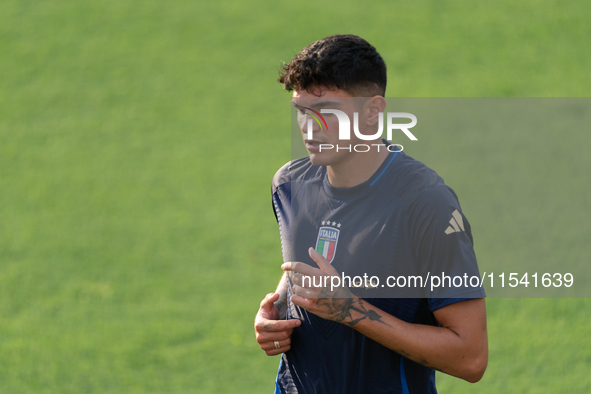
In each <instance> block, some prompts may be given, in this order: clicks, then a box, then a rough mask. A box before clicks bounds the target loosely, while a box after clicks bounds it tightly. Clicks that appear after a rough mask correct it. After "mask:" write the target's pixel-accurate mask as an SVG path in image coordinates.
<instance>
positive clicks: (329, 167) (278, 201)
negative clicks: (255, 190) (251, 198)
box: [255, 35, 488, 393]
mask: <svg viewBox="0 0 591 394" xmlns="http://www.w3.org/2000/svg"><path fill="white" fill-rule="evenodd" d="M279 82H281V83H283V84H284V87H285V88H286V89H287V90H290V91H293V97H292V105H294V107H296V109H297V110H298V111H299V112H298V121H299V123H300V128H301V131H302V136H303V139H304V144H305V147H306V150H307V151H308V155H309V157H307V158H304V159H299V160H294V161H292V162H290V163H288V164H286V165H285V166H284V167H283V168H281V169H280V170H279V171H278V172H277V174H276V175H275V177H274V179H273V203H274V208H275V214H276V216H277V220H278V223H279V227H280V232H281V240H282V249H283V255H284V261H286V262H285V263H284V264H283V265H282V269H283V270H284V271H285V272H286V274H284V275H283V277H282V279H281V281H280V283H279V285H278V287H277V290H276V292H275V293H271V294H268V295H267V296H266V297H265V299H264V300H263V301H262V302H261V305H260V309H259V311H258V313H257V315H256V318H255V333H256V338H257V342H258V343H259V345H260V347H261V348H262V349H263V350H264V351H265V353H266V354H267V355H269V356H273V355H278V354H283V356H282V359H281V363H280V366H279V371H278V375H277V380H276V393H312V392H314V393H435V392H436V388H435V370H439V371H442V372H445V373H448V374H450V375H454V376H457V377H460V378H462V379H465V380H467V381H469V382H477V381H478V380H480V379H481V377H482V375H483V374H484V371H485V369H486V365H487V360H488V342H487V332H486V311H485V303H484V298H483V297H484V292H483V291H482V289H480V288H462V289H461V290H460V291H456V292H455V293H453V292H452V293H450V292H445V291H442V292H440V293H435V294H434V295H433V294H431V295H429V296H425V297H423V298H419V297H414V295H413V297H414V298H409V296H408V294H407V295H404V294H402V293H396V294H398V295H399V296H397V297H391V298H370V297H357V296H356V295H355V293H356V292H357V293H358V292H359V291H361V290H363V289H357V290H356V289H354V288H351V289H348V288H347V287H339V288H337V289H336V290H335V289H333V288H332V287H330V285H328V286H322V285H320V286H317V285H310V282H308V284H307V285H306V283H305V282H304V277H305V276H307V277H308V278H322V277H323V276H329V277H335V276H339V275H340V274H345V273H347V274H348V275H350V276H353V275H362V273H363V272H372V273H376V275H378V274H379V275H380V278H382V277H383V276H384V275H389V274H394V275H398V276H399V275H413V274H416V275H423V276H424V275H426V274H427V273H429V274H430V273H438V272H443V271H445V272H448V273H451V272H455V273H459V272H464V273H470V274H474V273H475V274H477V273H478V271H477V267H476V259H475V256H474V251H473V244H472V235H471V232H470V226H469V224H468V222H467V220H466V218H465V216H464V215H463V214H462V211H461V208H460V206H459V202H458V200H457V197H456V196H455V193H454V192H453V191H452V190H451V189H450V188H449V187H447V186H446V185H445V184H444V183H443V180H442V179H441V178H440V177H439V176H438V175H437V174H436V173H435V172H434V171H432V170H431V169H429V168H427V167H426V166H425V165H424V164H422V163H420V162H418V161H416V160H414V159H412V158H411V157H409V156H407V155H405V154H404V153H403V152H399V151H398V149H391V148H392V145H390V143H389V142H388V141H386V140H383V142H382V144H381V145H380V144H369V143H368V145H371V151H370V152H364V153H358V152H355V151H354V150H352V149H339V150H337V149H331V148H330V146H337V145H339V144H340V145H342V144H343V141H340V140H339V134H338V132H337V130H339V128H338V125H339V123H338V121H337V120H338V119H337V117H336V116H334V115H325V116H324V117H323V119H322V121H324V122H325V123H324V125H323V124H322V122H317V123H316V122H312V124H313V129H312V136H311V138H310V135H309V132H308V127H310V126H309V119H311V118H313V117H314V114H316V115H318V114H320V113H321V112H322V111H321V109H323V108H332V109H337V110H339V111H341V112H343V113H346V114H348V115H349V118H350V119H353V113H355V112H357V113H358V118H357V126H356V127H358V128H359V130H358V131H360V134H365V135H366V136H367V135H369V134H372V135H373V134H374V132H375V131H376V130H380V129H381V127H383V123H381V121H380V116H381V115H382V113H383V112H384V109H385V107H386V102H385V99H384V98H383V96H384V95H385V89H386V66H385V64H384V61H383V60H382V58H381V56H380V55H379V54H378V53H377V51H376V50H375V48H374V47H373V46H371V45H370V44H369V43H367V42H366V41H365V40H363V39H361V38H360V37H357V36H353V35H337V36H331V37H327V38H324V39H322V40H320V41H317V42H315V43H313V44H311V45H310V46H308V47H307V48H305V49H303V50H302V52H300V53H299V54H298V55H296V57H295V58H294V59H293V60H292V61H291V62H290V63H289V64H287V65H286V66H285V67H284V70H283V75H282V76H281V77H280V79H279ZM357 97H363V99H357ZM333 113H334V111H333ZM315 120H318V119H315ZM378 125H379V126H378ZM323 126H324V127H323ZM380 126H381V127H380ZM352 127H353V126H352ZM346 142H347V145H350V146H353V145H355V144H356V143H367V141H366V139H365V138H363V139H362V138H360V136H359V135H358V133H354V134H352V136H351V139H350V140H349V141H346ZM450 218H455V219H454V220H455V222H454V223H455V226H454V228H452V230H453V231H450V230H447V227H449V226H450V223H452V222H451V221H450ZM323 245H329V247H328V248H327V247H324V246H323ZM319 252H321V253H319ZM328 283H329V284H330V283H331V282H330V281H329V282H328ZM382 283H384V282H382ZM325 284H326V283H325ZM364 286H365V285H364ZM368 291H371V289H370V290H366V293H364V294H367V292H368ZM370 294H371V293H370Z"/></svg>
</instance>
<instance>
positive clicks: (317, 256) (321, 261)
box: [308, 248, 338, 274]
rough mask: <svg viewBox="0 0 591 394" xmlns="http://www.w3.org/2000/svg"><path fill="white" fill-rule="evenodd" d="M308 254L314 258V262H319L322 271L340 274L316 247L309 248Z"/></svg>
mask: <svg viewBox="0 0 591 394" xmlns="http://www.w3.org/2000/svg"><path fill="white" fill-rule="evenodd" d="M308 254H309V255H310V257H311V258H312V260H314V262H315V263H316V264H318V267H319V268H320V269H321V270H322V271H324V272H326V273H327V274H338V272H337V270H336V269H335V268H334V267H333V266H332V265H330V263H329V262H328V261H327V260H326V259H325V258H324V256H322V255H321V254H320V253H318V252H317V251H316V250H314V248H309V249H308Z"/></svg>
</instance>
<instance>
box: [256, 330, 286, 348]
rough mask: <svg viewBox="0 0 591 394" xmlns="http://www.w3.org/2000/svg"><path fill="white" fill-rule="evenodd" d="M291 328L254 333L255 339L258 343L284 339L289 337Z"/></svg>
mask: <svg viewBox="0 0 591 394" xmlns="http://www.w3.org/2000/svg"><path fill="white" fill-rule="evenodd" d="M292 332H293V331H292V330H285V331H270V332H265V331H263V332H260V333H257V335H256V340H257V342H258V343H259V345H261V346H262V345H263V344H264V343H269V342H273V341H285V340H286V339H288V338H290V337H291V333H292Z"/></svg>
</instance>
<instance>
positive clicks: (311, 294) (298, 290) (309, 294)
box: [293, 285, 318, 298]
mask: <svg viewBox="0 0 591 394" xmlns="http://www.w3.org/2000/svg"><path fill="white" fill-rule="evenodd" d="M293 292H294V293H295V294H296V295H298V296H300V297H304V298H317V297H318V291H317V290H312V289H308V288H306V287H301V286H298V285H294V286H293Z"/></svg>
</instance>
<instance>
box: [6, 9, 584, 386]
mask: <svg viewBox="0 0 591 394" xmlns="http://www.w3.org/2000/svg"><path fill="white" fill-rule="evenodd" d="M590 12H591V3H587V2H572V3H568V2H567V3H564V2H560V1H550V0H543V1H519V2H512V1H506V0H503V1H499V2H494V3H479V2H470V1H459V0H455V1H450V2H439V1H416V2H400V1H394V2H375V3H361V2H355V1H343V2H340V3H338V4H337V3H334V2H325V1H322V2H309V1H303V2H298V3H293V2H286V1H278V2H262V1H252V2H238V1H226V2H191V1H184V0H171V1H167V2H164V1H154V0H145V1H113V0H105V1H102V2H90V1H74V0H48V1H43V2H34V1H27V0H19V1H17V0H4V1H3V2H1V3H0V190H2V192H1V193H0V392H2V393H226V392H237V391H239V392H242V393H250V392H252V393H260V392H271V391H272V390H273V387H274V383H273V382H274V378H275V373H276V368H277V364H278V362H279V359H278V358H267V357H266V356H264V355H263V353H262V352H261V351H260V350H259V349H258V347H257V345H256V343H255V341H254V336H253V329H252V321H253V318H254V314H255V313H256V310H257V309H258V303H259V301H260V299H262V297H264V295H265V294H266V293H267V292H270V291H272V290H274V287H275V285H276V282H277V280H278V278H279V276H280V274H281V271H280V269H279V265H280V260H281V252H280V246H279V235H278V231H277V228H276V224H275V221H274V217H273V213H272V210H271V203H270V181H271V178H272V176H273V174H274V173H275V171H276V170H277V169H278V168H279V167H280V166H281V165H282V164H284V163H285V162H286V161H288V160H289V159H290V144H289V125H290V120H289V114H290V109H289V104H288V102H289V94H288V93H286V92H283V91H282V89H281V86H280V85H279V84H277V83H276V82H275V80H276V77H277V70H278V66H279V62H280V61H281V60H283V61H289V60H290V59H291V57H292V56H293V55H294V54H295V53H297V52H298V51H299V50H300V49H301V48H302V47H304V46H305V45H307V44H308V43H310V42H312V41H314V40H316V39H319V38H322V37H324V36H327V35H331V34H337V33H353V34H358V35H360V36H362V37H364V38H366V39H367V40H368V41H369V42H370V43H372V44H373V45H375V46H376V47H377V49H378V50H379V51H380V52H381V53H382V55H383V56H384V58H385V60H386V63H387V64H388V68H389V87H388V92H387V95H388V96H403V97H404V96H406V97H422V96H424V97H430V96H439V97H445V96H463V97H470V96H474V97H478V96H588V95H589V92H590V91H591V77H590V74H589V72H588V70H589V65H590V63H591V62H590V61H591V52H590V51H588V50H587V49H586V48H587V44H588V43H589V40H590V39H591V25H590V24H589V23H588V15H589V13H590ZM584 132H585V130H574V131H573V133H579V134H578V139H577V140H576V141H580V140H582V139H583V138H584V134H582V133H584ZM541 137H543V136H541ZM470 142H471V144H472V145H467V146H465V145H463V146H462V148H463V149H466V151H468V152H469V149H471V148H470V147H472V148H478V146H479V141H478V139H477V138H476V137H474V138H473V139H471V141H470ZM453 143H454V141H448V144H449V146H442V147H441V148H442V149H444V150H445V149H449V147H450V146H452V145H453ZM411 153H412V152H411ZM467 157H468V158H472V160H474V162H473V163H474V165H477V164H478V155H475V154H474V155H472V154H468V156H467ZM417 158H419V159H425V161H427V162H428V163H429V164H432V165H433V167H434V168H435V169H436V170H440V166H443V167H441V168H442V171H443V172H444V174H442V175H444V177H446V176H447V175H450V176H452V177H457V179H464V180H463V181H461V184H460V185H459V187H456V185H455V184H454V182H450V184H451V186H452V187H454V188H455V189H456V191H457V193H458V195H459V196H460V197H461V199H462V201H467V202H468V201H472V203H470V204H473V205H472V208H471V209H472V210H473V211H476V210H477V208H478V204H477V202H476V200H478V201H486V200H487V198H489V196H488V195H487V194H486V193H484V192H483V191H482V189H480V192H479V188H478V187H475V186H473V185H471V184H470V183H469V182H467V181H466V177H470V178H471V179H473V180H474V182H486V179H482V177H481V174H478V173H473V172H472V173H465V172H462V171H465V170H463V169H464V168H465V165H466V163H465V162H462V163H454V161H453V157H452V158H449V161H448V162H441V163H438V162H433V161H431V162H429V160H428V157H425V158H423V157H420V156H418V155H417ZM463 160H467V159H466V158H464V159H463ZM561 160H566V161H567V162H572V163H573V165H574V164H575V163H579V162H578V161H577V160H579V158H574V159H572V160H571V159H569V158H568V157H565V158H562V159H561ZM569 160H571V161H569ZM581 162H582V163H584V164H587V163H588V160H583V161H581ZM460 164H461V165H460ZM469 164H470V163H468V165H469ZM506 176H507V177H508V178H509V179H515V177H516V176H520V177H527V176H528V174H527V173H516V172H515V170H514V169H510V168H509V169H507V174H506ZM564 176H565V177H568V176H569V174H568V173H566V174H565V175H564ZM446 179H447V178H446ZM577 179H578V178H577ZM581 190H583V189H581V188H577V186H573V191H574V192H580V191H581ZM585 190H588V188H587V189H585ZM548 193H553V191H552V189H549V190H548ZM559 196H562V194H560V195H559ZM578 198H580V197H578ZM463 204H464V202H463ZM565 204H568V202H565ZM588 213H589V212H582V213H581V217H582V218H584V217H588ZM499 215H501V217H502V213H499V212H490V213H489V214H488V215H486V214H480V213H476V212H475V215H472V216H474V219H472V220H471V222H472V225H473V227H475V228H478V232H475V237H476V244H477V247H478V248H479V249H477V252H478V256H479V258H480V259H493V258H494V257H495V256H494V254H493V253H496V251H495V246H494V245H491V244H489V243H488V241H487V239H489V238H491V237H492V238H493V239H494V237H495V236H498V234H497V233H496V232H495V231H500V230H499V229H498V226H490V227H489V226H487V224H488V223H492V222H493V221H495V220H498V218H499ZM468 216H469V217H472V216H470V212H468ZM521 220H522V222H519V223H516V225H517V226H527V223H526V222H523V220H526V218H522V219H521ZM566 225H567V224H564V226H566ZM581 228H583V229H586V231H587V233H586V234H588V231H589V225H588V224H584V225H581ZM558 230H560V229H558ZM564 230H565V231H567V230H568V229H567V228H565V229H564ZM479 245H480V246H479ZM533 246H534V245H532V243H531V242H527V241H526V240H524V242H513V243H511V244H509V245H507V247H506V248H504V249H503V253H504V254H505V255H514V256H527V255H528V251H529V250H530V249H531V248H532V247H533ZM564 246H565V247H568V248H569V251H572V248H575V251H574V252H572V253H571V254H569V257H570V256H588V252H587V247H586V246H585V245H584V244H580V243H575V242H570V243H569V242H568V240H566V243H565V245H564ZM577 251H578V252H580V253H579V254H577V253H576V252H577ZM541 258H544V257H543V256H542V257H541ZM548 258H551V257H548ZM549 263H550V264H551V263H552V261H550V262H549ZM556 263H557V264H558V263H560V262H556ZM487 305H488V311H489V314H488V315H489V337H490V362H489V368H488V370H487V373H486V374H485V377H484V378H483V380H482V381H481V382H480V383H478V384H477V385H469V384H468V383H464V382H462V381H459V380H458V379H455V378H451V377H448V376H445V375H441V374H439V375H438V381H439V382H440V383H439V387H440V392H442V393H445V392H450V393H462V392H481V393H499V392H510V393H559V392H564V393H579V392H580V393H584V392H591V377H590V375H589V373H588V371H589V370H590V369H591V339H590V337H589V332H590V331H591V322H590V320H589V317H588V315H589V310H590V307H591V303H590V302H589V301H588V300H583V299H562V300H551V299H542V300H534V299H523V300H517V299H515V300H513V299H489V300H488V304H487Z"/></svg>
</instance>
